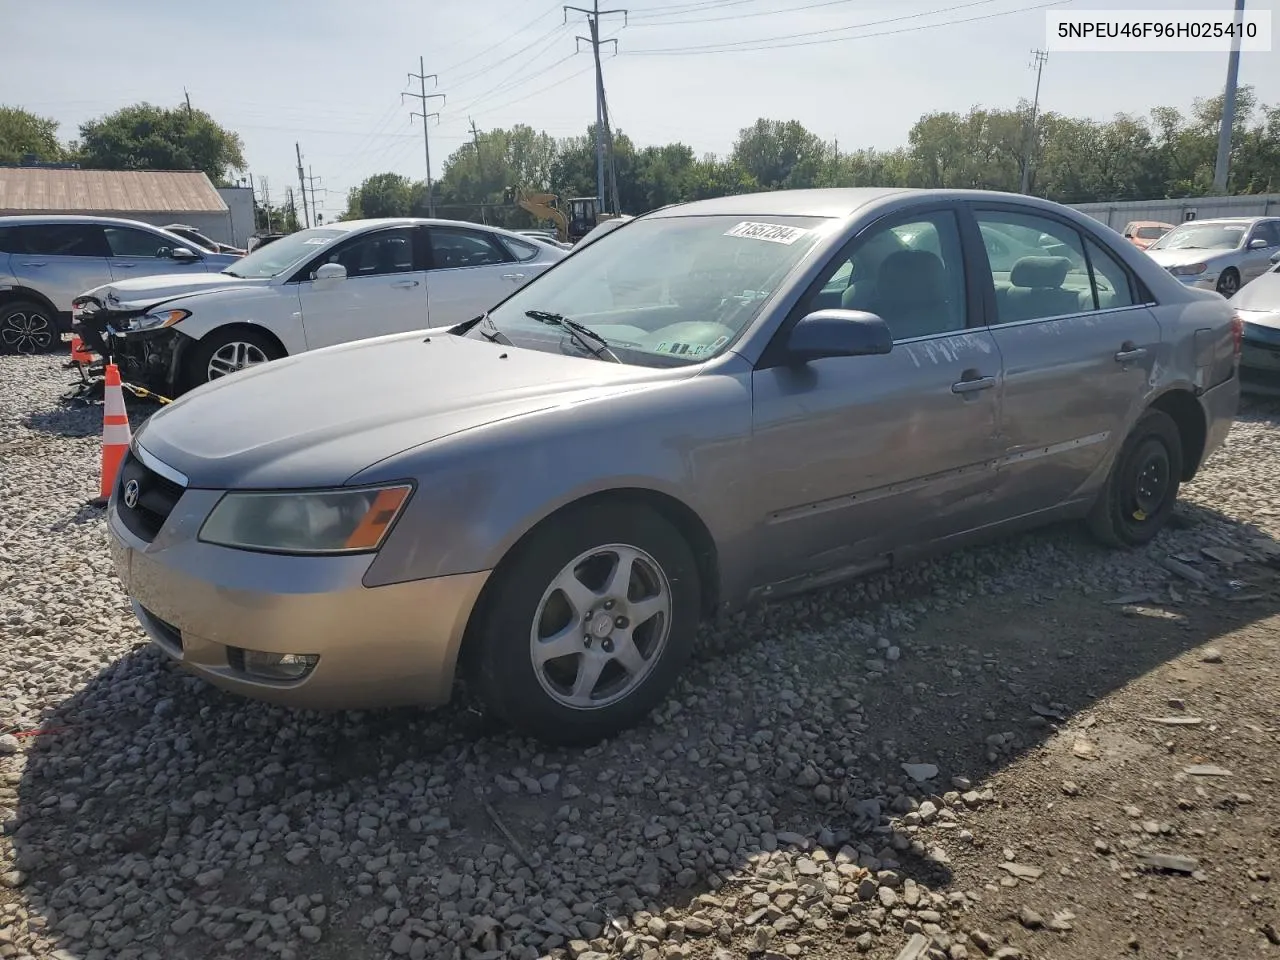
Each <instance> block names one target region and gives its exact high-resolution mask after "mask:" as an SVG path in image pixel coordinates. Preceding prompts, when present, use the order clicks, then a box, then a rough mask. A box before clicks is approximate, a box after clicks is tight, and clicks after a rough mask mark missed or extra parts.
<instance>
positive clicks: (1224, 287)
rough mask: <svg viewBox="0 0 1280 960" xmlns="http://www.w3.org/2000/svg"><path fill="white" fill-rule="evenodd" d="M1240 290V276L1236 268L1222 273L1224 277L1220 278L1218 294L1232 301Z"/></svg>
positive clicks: (1229, 268)
mask: <svg viewBox="0 0 1280 960" xmlns="http://www.w3.org/2000/svg"><path fill="white" fill-rule="evenodd" d="M1239 289H1240V274H1238V273H1236V271H1235V268H1233V267H1227V269H1225V270H1223V271H1222V276H1220V277H1218V292H1219V293H1220V294H1222V295H1223V296H1224V297H1226V298H1227V299H1228V300H1230V299H1231V298H1232V297H1234V296H1235V295H1236V292H1237V291H1238V290H1239Z"/></svg>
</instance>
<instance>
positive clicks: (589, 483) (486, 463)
mask: <svg viewBox="0 0 1280 960" xmlns="http://www.w3.org/2000/svg"><path fill="white" fill-rule="evenodd" d="M750 390H751V381H750V373H749V371H748V370H746V368H745V365H744V366H743V367H742V368H741V369H733V370H728V369H726V368H721V370H719V371H716V372H705V373H702V374H699V375H698V376H694V377H691V378H689V379H687V380H682V381H677V382H669V383H664V384H661V385H655V386H654V387H652V388H649V389H645V390H640V391H634V392H630V393H626V394H622V395H615V396H611V397H606V398H602V399H598V400H591V401H588V402H584V403H578V404H574V405H571V406H562V407H555V408H551V409H547V410H543V411H541V412H539V413H533V414H529V415H526V416H520V417H515V418H512V419H510V420H505V421H501V422H498V423H491V424H488V425H486V426H483V427H478V428H475V429H473V430H470V431H467V432H466V433H462V434H456V435H454V436H452V437H448V438H445V439H443V440H439V441H435V442H433V443H429V444H425V445H423V446H421V447H418V448H415V449H413V450H409V451H406V452H405V453H404V454H401V455H399V456H396V457H392V458H390V459H388V460H386V461H383V462H382V463H379V464H377V465H375V466H374V467H371V468H369V469H367V470H365V471H362V472H360V473H358V474H356V475H355V476H353V477H352V478H351V479H350V481H349V482H350V483H353V484H355V483H374V482H380V481H385V480H393V479H403V478H406V477H413V478H416V479H417V481H418V490H417V492H416V494H415V495H414V497H413V499H412V500H411V501H410V503H409V506H408V508H407V509H406V512H405V514H404V516H402V517H401V518H400V520H399V521H398V522H397V524H396V527H395V530H394V531H393V532H392V533H391V535H390V537H389V539H388V541H387V543H386V544H385V545H384V546H383V548H382V550H381V551H380V552H379V554H378V557H377V559H375V560H374V562H373V564H372V565H371V566H370V568H369V572H368V574H367V575H366V578H365V583H366V584H367V585H368V586H375V585H382V584H390V583H399V582H402V581H405V580H416V579H427V578H430V577H441V576H448V575H451V574H455V573H469V572H474V571H479V570H491V569H493V568H494V567H495V566H497V564H498V563H499V562H500V561H501V560H502V558H503V557H504V556H505V555H506V554H507V552H508V551H509V550H510V549H511V548H512V547H513V546H514V545H515V544H516V543H517V542H519V540H520V539H521V538H522V537H523V536H525V534H527V533H528V532H529V531H530V530H532V529H533V528H534V527H535V526H537V525H538V524H539V523H541V522H542V521H543V520H545V519H546V518H547V517H549V516H551V515H552V514H554V513H555V512H556V511H558V510H560V509H562V508H563V507H566V506H568V505H570V504H572V503H574V502H576V501H578V500H581V499H583V498H585V497H590V496H593V495H596V494H600V493H606V492H608V491H615V490H616V491H623V490H642V491H647V492H651V493H657V494H662V495H664V496H667V497H670V498H672V499H674V500H676V501H678V502H679V503H681V504H683V505H684V506H685V507H687V508H688V510H690V511H692V512H693V513H694V514H695V515H696V516H697V517H698V518H699V519H700V520H701V522H702V524H703V525H704V526H705V527H706V528H707V530H708V531H709V532H710V534H711V537H712V540H713V541H714V543H715V546H716V552H717V555H718V558H719V567H720V570H721V589H722V591H725V590H727V591H728V593H727V594H726V593H724V592H722V593H721V594H720V595H721V596H726V597H728V596H732V595H734V594H735V593H736V591H737V589H738V581H739V579H741V578H743V577H745V576H746V575H747V574H746V571H747V565H748V564H749V561H750V557H751V553H752V551H751V549H750V546H751V543H752V540H753V537H754V536H755V531H756V523H755V518H754V517H753V516H752V514H751V511H750V503H751V498H750V491H751V483H752V472H751V470H750V469H749V445H750V433H751V394H750Z"/></svg>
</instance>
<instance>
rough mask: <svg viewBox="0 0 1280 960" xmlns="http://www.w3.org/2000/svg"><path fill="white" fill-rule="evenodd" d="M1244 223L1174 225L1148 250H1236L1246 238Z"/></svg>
mask: <svg viewBox="0 0 1280 960" xmlns="http://www.w3.org/2000/svg"><path fill="white" fill-rule="evenodd" d="M1245 229H1246V225H1245V224H1243V223H1193V224H1184V225H1182V226H1180V227H1174V228H1173V229H1172V230H1170V231H1169V232H1168V233H1166V234H1165V235H1164V236H1163V237H1161V238H1160V239H1159V240H1157V241H1156V242H1155V243H1153V244H1152V245H1151V246H1149V247H1147V249H1148V250H1234V249H1236V248H1237V247H1239V246H1240V244H1241V242H1242V241H1243V240H1244V233H1245Z"/></svg>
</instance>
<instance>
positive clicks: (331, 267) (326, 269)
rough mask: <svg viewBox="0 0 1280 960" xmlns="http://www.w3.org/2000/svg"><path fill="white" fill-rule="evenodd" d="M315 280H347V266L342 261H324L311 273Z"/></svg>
mask: <svg viewBox="0 0 1280 960" xmlns="http://www.w3.org/2000/svg"><path fill="white" fill-rule="evenodd" d="M311 279H313V280H345V279H347V268H346V267H344V266H343V265H342V264H340V263H322V264H320V266H318V267H316V268H315V270H314V271H313V272H312V274H311Z"/></svg>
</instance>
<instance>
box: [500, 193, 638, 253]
mask: <svg viewBox="0 0 1280 960" xmlns="http://www.w3.org/2000/svg"><path fill="white" fill-rule="evenodd" d="M508 194H509V195H510V196H511V197H512V199H513V200H514V201H515V203H516V204H517V205H518V206H519V207H520V208H521V209H523V210H527V211H529V213H531V214H533V216H535V217H537V218H538V219H539V220H550V221H552V222H553V223H554V224H555V225H556V239H558V240H559V241H560V242H561V243H577V242H578V241H579V240H581V239H582V238H583V237H585V236H586V235H587V233H588V232H589V231H590V230H591V229H592V228H593V227H594V226H595V225H596V224H598V223H603V222H604V221H606V220H614V219H616V218H617V214H613V213H601V212H600V208H599V204H598V203H597V202H596V198H595V197H573V198H571V199H570V200H569V214H568V216H566V215H565V213H564V211H563V210H561V209H560V198H559V197H558V196H556V195H555V194H554V193H529V192H528V191H527V190H525V189H524V187H518V188H516V189H515V190H513V191H511V190H509V191H508ZM509 202H510V201H509Z"/></svg>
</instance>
